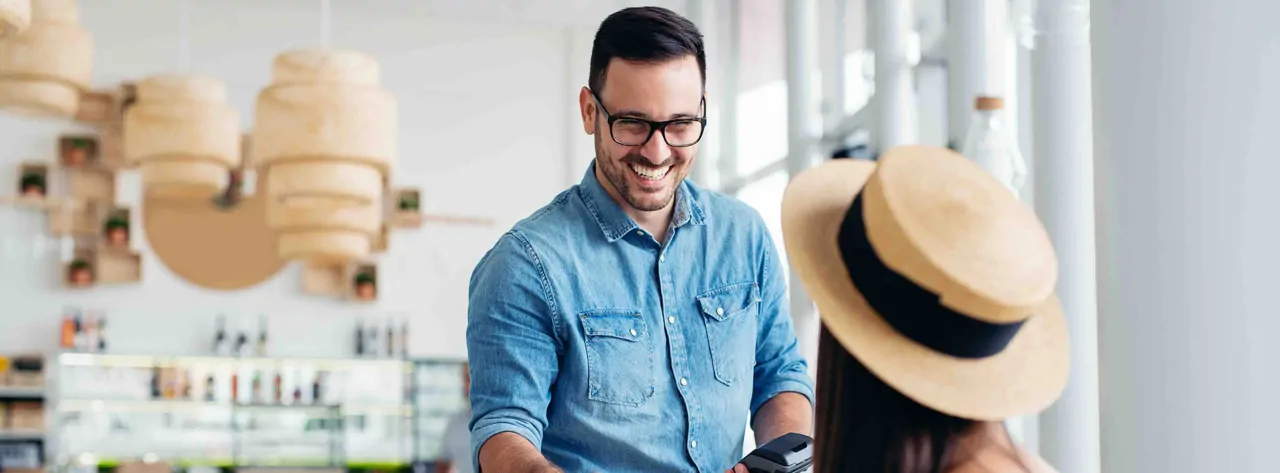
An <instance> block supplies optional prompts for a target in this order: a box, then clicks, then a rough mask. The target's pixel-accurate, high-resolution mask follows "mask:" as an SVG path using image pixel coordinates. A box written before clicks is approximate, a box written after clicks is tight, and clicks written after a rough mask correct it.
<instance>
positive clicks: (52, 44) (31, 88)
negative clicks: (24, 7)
mask: <svg viewBox="0 0 1280 473" xmlns="http://www.w3.org/2000/svg"><path fill="white" fill-rule="evenodd" d="M0 2H2V3H3V7H4V8H3V12H4V14H5V15H7V14H8V13H9V6H10V4H15V2H13V1H12V0H0ZM17 3H21V0H19V2H17ZM18 8H21V7H18ZM14 11H17V9H15V10H14ZM0 21H3V22H7V21H9V20H8V17H7V16H5V17H4V19H3V20H0ZM92 72H93V37H91V36H89V32H88V31H85V30H84V28H81V27H80V12H79V9H78V8H77V7H76V2H75V0H32V1H31V22H30V26H28V27H27V29H26V30H25V31H23V32H22V33H21V34H18V35H9V36H5V37H4V38H3V39H0V109H5V110H7V111H9V112H12V113H16V114H19V115H27V116H46V117H71V116H74V115H75V113H76V111H77V110H78V109H79V108H80V94H81V92H83V91H84V90H86V89H88V88H89V81H90V79H91V78H92V77H91V74H92Z"/></svg>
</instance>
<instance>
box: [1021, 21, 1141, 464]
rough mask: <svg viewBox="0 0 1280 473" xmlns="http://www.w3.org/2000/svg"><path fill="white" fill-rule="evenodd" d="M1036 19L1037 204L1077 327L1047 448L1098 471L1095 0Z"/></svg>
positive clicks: (1043, 432) (1046, 452)
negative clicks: (1092, 40)
mask: <svg viewBox="0 0 1280 473" xmlns="http://www.w3.org/2000/svg"><path fill="white" fill-rule="evenodd" d="M1036 25H1037V26H1036V29H1037V30H1038V31H1039V36H1038V37H1037V39H1036V50H1035V51H1034V52H1033V57H1032V77H1033V80H1034V84H1033V85H1032V89H1033V90H1032V94H1033V99H1032V100H1033V101H1034V102H1035V108H1034V110H1033V112H1032V113H1033V114H1034V116H1033V126H1034V128H1035V130H1034V131H1035V146H1034V150H1035V153H1034V154H1035V167H1036V168H1035V171H1036V172H1035V174H1036V176H1039V178H1040V179H1038V180H1037V181H1036V188H1035V195H1036V198H1035V203H1036V207H1035V208H1036V211H1037V213H1038V214H1039V215H1040V218H1041V219H1042V220H1043V221H1044V224H1045V227H1046V228H1047V229H1048V230H1049V235H1050V237H1051V238H1052V239H1053V243H1054V248H1055V249H1056V250H1057V252H1058V260H1059V278H1058V294H1059V296H1060V297H1061V299H1062V304H1063V307H1064V309H1065V310H1066V314H1067V325H1068V327H1069V329H1070V334H1071V345H1070V346H1071V378H1070V380H1069V381H1068V383H1067V388H1066V390H1065V392H1063V394H1062V397H1061V399H1059V400H1058V402H1057V403H1056V404H1054V405H1053V406H1052V407H1050V408H1049V409H1048V410H1047V411H1045V412H1044V413H1043V414H1042V415H1041V417H1040V452H1041V454H1042V455H1043V456H1044V457H1045V458H1046V459H1047V460H1048V461H1049V462H1050V463H1052V464H1053V465H1054V466H1056V467H1057V468H1058V469H1059V470H1060V471H1070V472H1079V473H1094V472H1097V471H1099V462H1100V460H1099V456H1100V453H1099V449H1100V443H1099V435H1100V434H1099V431H1098V424H1099V419H1098V342H1097V338H1098V316H1097V278H1096V274H1097V273H1096V269H1095V268H1096V256H1095V248H1094V215H1093V209H1094V197H1093V120H1092V117H1093V115H1092V111H1093V107H1092V102H1091V94H1092V88H1091V83H1092V81H1091V79H1090V70H1091V69H1090V57H1089V0H1041V1H1040V3H1039V11H1038V13H1037V19H1036ZM1113 471H1121V470H1113ZM1126 471H1134V470H1126Z"/></svg>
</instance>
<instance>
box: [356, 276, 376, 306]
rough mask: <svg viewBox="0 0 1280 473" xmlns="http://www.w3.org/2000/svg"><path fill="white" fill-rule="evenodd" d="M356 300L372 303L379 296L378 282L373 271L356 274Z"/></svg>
mask: <svg viewBox="0 0 1280 473" xmlns="http://www.w3.org/2000/svg"><path fill="white" fill-rule="evenodd" d="M355 285H356V299H358V300H362V301H371V300H373V298H374V297H375V296H377V294H378V280H377V278H376V277H374V275H373V272H371V271H361V272H360V273H359V274H356V278H355Z"/></svg>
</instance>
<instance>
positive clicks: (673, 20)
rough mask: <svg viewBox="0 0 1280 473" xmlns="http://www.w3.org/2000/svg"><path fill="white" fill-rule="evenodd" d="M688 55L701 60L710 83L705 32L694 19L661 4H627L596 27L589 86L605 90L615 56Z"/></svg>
mask: <svg viewBox="0 0 1280 473" xmlns="http://www.w3.org/2000/svg"><path fill="white" fill-rule="evenodd" d="M685 56H693V57H694V58H696V59H697V60H698V72H699V73H700V74H701V75H702V86H703V87H706V85H707V53H706V51H704V50H703V49H702V33H701V32H699V31H698V27H697V26H696V25H694V24H693V22H692V21H689V20H688V19H686V18H685V17H683V16H680V15H679V14H677V13H676V12H673V11H671V10H668V9H666V8H661V7H632V8H624V9H622V10H618V11H617V12H615V13H614V14H612V15H609V17H608V18H605V19H604V21H602V22H600V29H599V30H596V39H595V41H594V42H593V43H592V44H591V73H590V75H588V77H587V86H588V87H591V90H593V91H595V92H596V93H597V94H601V93H604V82H605V70H606V69H607V68H608V67H609V62H610V61H612V60H613V58H618V59H622V60H625V61H630V62H639V63H649V64H654V63H661V62H666V61H671V60H675V59H680V58H683V57H685Z"/></svg>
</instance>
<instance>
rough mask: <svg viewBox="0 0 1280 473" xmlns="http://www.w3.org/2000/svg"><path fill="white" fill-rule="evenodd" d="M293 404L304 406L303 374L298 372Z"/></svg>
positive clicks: (294, 380) (294, 379) (295, 380)
mask: <svg viewBox="0 0 1280 473" xmlns="http://www.w3.org/2000/svg"><path fill="white" fill-rule="evenodd" d="M293 404H294V405H298V404H302V372H301V371H299V372H297V376H295V377H294V378H293Z"/></svg>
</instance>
